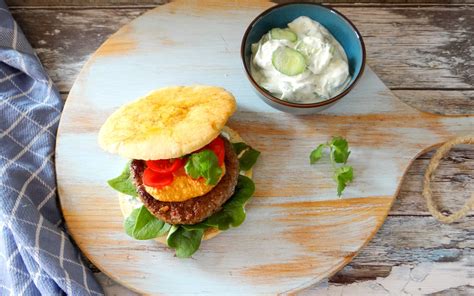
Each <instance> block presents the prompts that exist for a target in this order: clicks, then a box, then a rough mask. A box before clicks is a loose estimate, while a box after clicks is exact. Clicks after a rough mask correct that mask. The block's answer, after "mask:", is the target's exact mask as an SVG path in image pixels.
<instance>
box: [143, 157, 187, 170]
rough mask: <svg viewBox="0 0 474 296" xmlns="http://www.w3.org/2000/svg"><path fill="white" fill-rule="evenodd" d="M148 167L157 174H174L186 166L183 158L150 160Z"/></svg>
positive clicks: (147, 162) (147, 163)
mask: <svg viewBox="0 0 474 296" xmlns="http://www.w3.org/2000/svg"><path fill="white" fill-rule="evenodd" d="M146 166H147V167H148V168H150V169H151V170H153V171H155V172H157V173H172V172H175V171H177V170H179V169H180V168H182V167H183V166H184V160H183V159H181V158H174V159H160V160H148V161H146Z"/></svg>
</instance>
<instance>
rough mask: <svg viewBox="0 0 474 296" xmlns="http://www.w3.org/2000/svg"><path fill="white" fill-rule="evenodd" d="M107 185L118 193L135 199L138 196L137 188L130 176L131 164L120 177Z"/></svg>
mask: <svg viewBox="0 0 474 296" xmlns="http://www.w3.org/2000/svg"><path fill="white" fill-rule="evenodd" d="M107 183H108V184H109V186H110V187H112V188H113V189H115V190H117V191H118V192H121V193H123V194H126V195H131V196H135V197H136V196H137V188H136V187H135V185H133V182H132V178H131V174H130V162H128V163H127V165H126V166H125V169H124V170H123V171H122V173H121V174H120V176H118V177H117V178H113V179H110V180H109V181H107Z"/></svg>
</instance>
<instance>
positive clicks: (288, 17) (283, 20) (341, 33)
mask: <svg viewBox="0 0 474 296" xmlns="http://www.w3.org/2000/svg"><path fill="white" fill-rule="evenodd" d="M300 16H307V17H309V18H311V19H313V20H315V21H317V22H319V23H320V24H322V25H323V26H324V27H326V29H328V30H329V32H331V34H332V35H333V36H334V37H335V38H336V39H337V41H339V43H340V44H341V45H342V47H343V48H344V50H345V51H346V55H347V59H348V61H349V73H350V75H351V77H352V79H351V81H350V83H349V84H348V86H347V87H346V89H345V90H344V91H343V92H341V93H340V94H338V95H337V96H334V97H332V98H329V99H327V100H325V101H322V102H317V103H310V104H299V103H292V102H287V101H284V100H281V99H279V98H277V97H275V96H273V95H272V94H271V93H270V92H268V91H266V90H265V89H263V88H262V87H260V86H259V85H258V84H257V82H255V80H254V79H253V78H252V75H251V74H250V58H251V45H252V43H255V42H258V41H259V40H260V38H261V37H262V36H263V35H264V34H266V33H267V32H268V31H270V30H271V29H273V28H284V27H286V26H287V24H288V23H290V22H291V21H293V20H294V19H296V18H297V17H300ZM240 53H241V56H242V62H243V64H244V68H245V72H246V74H247V77H248V79H249V80H250V83H251V84H252V85H253V87H254V88H255V90H256V93H257V94H258V95H259V97H260V98H261V99H262V100H263V101H264V102H265V103H267V104H268V105H270V106H272V107H274V108H276V109H278V110H281V111H284V112H289V113H292V114H311V113H316V112H319V111H322V110H324V109H326V108H328V107H329V106H331V105H333V104H335V103H336V102H337V101H338V100H340V99H341V98H342V97H344V96H345V95H347V94H348V93H349V92H350V91H351V89H352V88H353V87H354V85H356V83H357V81H358V80H359V78H360V77H361V76H362V73H363V72H364V67H365V46H364V41H363V40H362V36H361V35H360V33H359V31H358V30H357V29H356V27H355V26H354V24H352V22H351V21H350V20H349V19H348V18H346V17H345V16H344V15H343V14H342V13H340V12H338V11H337V10H335V9H333V8H330V7H326V6H323V5H320V4H316V3H287V4H281V5H276V6H273V7H271V8H269V9H267V10H265V11H264V12H262V13H261V14H260V15H259V16H257V17H256V18H255V19H254V20H253V21H252V22H251V23H250V25H249V26H248V28H247V30H246V31H245V34H244V37H243V38H242V44H241V48H240Z"/></svg>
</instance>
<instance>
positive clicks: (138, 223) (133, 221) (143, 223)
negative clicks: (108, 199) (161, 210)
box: [123, 206, 171, 240]
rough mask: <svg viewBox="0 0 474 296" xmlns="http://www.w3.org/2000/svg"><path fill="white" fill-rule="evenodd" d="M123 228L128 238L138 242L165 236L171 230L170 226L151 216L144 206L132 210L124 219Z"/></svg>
mask: <svg viewBox="0 0 474 296" xmlns="http://www.w3.org/2000/svg"><path fill="white" fill-rule="evenodd" d="M123 226H124V228H125V232H126V233H127V234H128V235H129V236H131V237H133V238H134V239H138V240H147V239H153V238H155V237H158V236H162V235H165V234H166V233H167V232H168V231H169V230H170V228H171V225H169V224H167V223H165V222H163V221H161V220H159V219H157V218H156V217H155V216H153V215H152V214H151V213H150V212H149V211H148V209H147V208H146V207H145V206H141V207H139V208H137V209H134V210H133V211H132V213H131V214H130V216H128V217H127V219H125V221H124V223H123Z"/></svg>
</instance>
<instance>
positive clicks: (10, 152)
mask: <svg viewBox="0 0 474 296" xmlns="http://www.w3.org/2000/svg"><path fill="white" fill-rule="evenodd" d="M62 107H63V103H62V101H61V98H60V96H59V93H58V91H57V90H56V88H55V87H54V86H53V84H52V81H51V79H50V78H49V77H48V76H47V74H46V73H45V71H44V69H43V68H42V66H41V64H40V62H39V60H38V58H37V57H36V56H35V54H34V51H33V49H32V48H31V46H30V45H29V44H28V41H27V40H26V38H25V36H24V35H23V33H22V32H21V30H20V28H19V27H18V25H17V24H16V22H15V21H14V20H13V17H12V16H11V14H10V12H9V11H8V8H7V6H6V5H5V3H4V2H3V0H0V295H63V294H67V295H103V292H102V289H101V287H100V286H99V285H98V283H97V282H96V280H95V278H94V277H93V275H92V273H91V272H90V270H89V269H88V268H87V267H85V266H84V263H83V262H82V260H81V258H80V253H79V252H78V250H77V249H76V248H75V246H74V245H73V244H72V243H71V241H70V239H69V238H68V235H67V234H66V233H65V232H64V229H63V221H62V217H61V211H60V210H59V208H58V202H57V195H56V179H55V171H54V146H55V138H56V130H57V126H58V122H59V118H60V115H61V110H62Z"/></svg>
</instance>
